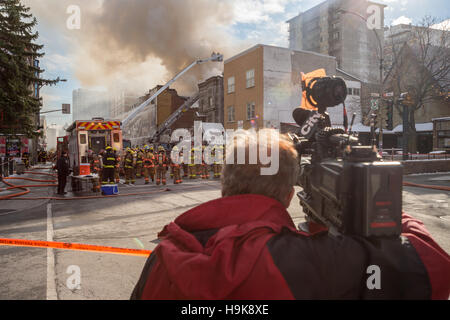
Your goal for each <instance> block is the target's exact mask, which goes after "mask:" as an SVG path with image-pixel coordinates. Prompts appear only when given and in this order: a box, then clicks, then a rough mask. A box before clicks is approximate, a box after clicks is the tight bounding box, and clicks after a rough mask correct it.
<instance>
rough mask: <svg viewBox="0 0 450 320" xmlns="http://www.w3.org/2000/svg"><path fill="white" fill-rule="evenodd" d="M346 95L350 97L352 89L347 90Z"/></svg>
mask: <svg viewBox="0 0 450 320" xmlns="http://www.w3.org/2000/svg"><path fill="white" fill-rule="evenodd" d="M347 94H348V95H349V96H351V95H352V94H353V89H352V88H347Z"/></svg>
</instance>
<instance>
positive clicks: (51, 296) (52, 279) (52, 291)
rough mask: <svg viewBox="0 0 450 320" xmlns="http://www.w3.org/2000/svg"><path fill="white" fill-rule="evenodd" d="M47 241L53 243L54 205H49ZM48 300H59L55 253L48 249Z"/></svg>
mask: <svg viewBox="0 0 450 320" xmlns="http://www.w3.org/2000/svg"><path fill="white" fill-rule="evenodd" d="M47 241H53V221H52V204H51V203H47ZM47 300H58V294H57V292H56V274H55V253H54V251H53V249H52V248H47Z"/></svg>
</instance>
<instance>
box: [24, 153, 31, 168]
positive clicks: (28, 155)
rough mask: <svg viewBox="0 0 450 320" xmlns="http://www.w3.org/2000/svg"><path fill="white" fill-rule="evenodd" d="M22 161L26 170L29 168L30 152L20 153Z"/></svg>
mask: <svg viewBox="0 0 450 320" xmlns="http://www.w3.org/2000/svg"><path fill="white" fill-rule="evenodd" d="M22 163H23V164H24V165H25V168H26V169H27V170H28V169H29V168H30V154H29V153H28V152H24V153H22Z"/></svg>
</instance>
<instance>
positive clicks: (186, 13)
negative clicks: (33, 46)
mask: <svg viewBox="0 0 450 320" xmlns="http://www.w3.org/2000/svg"><path fill="white" fill-rule="evenodd" d="M26 2H28V3H27V4H28V5H30V6H31V8H32V11H33V10H39V9H41V10H40V14H41V15H45V17H46V18H45V19H46V20H48V21H53V22H54V23H57V24H58V25H61V24H63V25H64V26H65V19H67V17H68V14H66V12H65V10H66V8H67V6H69V5H70V4H75V5H79V6H80V9H81V29H80V30H76V31H74V30H64V34H65V37H66V39H71V42H72V51H73V53H72V54H73V61H74V62H75V63H74V68H73V69H74V72H75V76H76V77H77V79H78V80H79V81H80V82H81V84H82V85H83V86H86V87H89V86H105V87H111V86H117V85H119V86H124V85H125V86H126V87H127V88H128V89H130V90H132V91H135V92H140V93H142V94H143V93H145V91H147V90H148V89H150V88H151V87H153V86H154V85H156V84H164V83H165V82H166V81H168V80H169V79H170V78H172V77H173V76H174V75H175V74H176V73H177V72H179V71H180V70H181V69H183V68H184V67H186V66H187V65H189V64H190V63H192V62H193V61H194V60H195V59H197V58H205V57H209V56H210V55H211V53H212V52H213V51H214V52H220V53H222V54H224V55H225V58H226V57H229V56H230V55H232V54H235V53H237V52H238V51H239V50H241V49H242V48H243V47H244V45H245V44H243V43H239V42H238V41H236V40H235V39H233V38H232V36H231V35H230V33H228V32H227V28H228V27H229V26H230V25H231V24H232V18H233V17H232V12H233V10H232V8H231V7H230V3H229V2H228V3H226V2H224V1H221V0H163V1H161V0H106V1H101V0H96V1H91V0H70V1H69V0H62V1H59V0H58V1H48V0H47V1H45V2H46V4H47V6H45V7H46V8H39V6H40V5H41V4H42V2H36V0H34V1H30V0H28V1H26ZM48 8H51V10H48ZM45 9H46V10H47V11H46V10H45ZM57 10H59V11H61V10H63V14H62V18H61V17H60V16H56V15H55V11H57ZM38 19H39V17H38ZM48 21H47V22H48ZM63 29H66V28H63ZM222 70H223V64H222V63H216V62H210V63H207V64H204V65H201V66H196V67H195V68H193V69H191V71H189V72H188V73H187V74H185V75H184V76H183V77H182V78H181V79H180V80H179V81H177V84H176V85H175V88H177V89H178V90H179V91H180V92H181V94H191V93H193V92H194V91H195V89H196V87H197V83H198V82H199V81H202V80H204V79H206V78H207V77H209V76H212V75H217V74H220V73H221V72H222Z"/></svg>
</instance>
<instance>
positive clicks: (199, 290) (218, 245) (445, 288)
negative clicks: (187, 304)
mask: <svg viewBox="0 0 450 320" xmlns="http://www.w3.org/2000/svg"><path fill="white" fill-rule="evenodd" d="M264 132H266V133H268V134H270V135H271V139H272V141H273V140H274V139H279V140H278V141H279V148H278V149H279V170H278V172H277V173H276V174H275V175H272V176H269V175H267V176H266V175H261V174H260V169H261V167H264V166H265V165H264V166H263V165H261V163H260V162H258V164H228V163H229V162H228V161H227V164H226V165H224V168H223V172H222V198H219V199H216V200H212V201H209V202H207V203H204V204H201V205H199V206H197V207H195V208H193V209H191V210H189V211H187V212H185V213H184V214H182V215H180V216H179V217H178V218H177V219H175V221H174V222H171V223H170V224H168V225H166V226H165V227H164V229H163V230H162V231H161V232H160V233H159V235H158V236H159V238H160V239H161V242H160V243H159V245H158V246H157V247H156V248H155V250H154V251H153V252H152V254H151V255H150V257H149V258H148V260H147V262H146V264H145V266H144V269H143V271H142V274H141V277H140V279H139V281H138V283H137V285H136V287H135V289H134V291H133V293H132V295H131V299H167V300H172V299H236V300H250V299H251V300H253V299H448V297H449V290H450V260H449V256H448V255H447V254H446V253H445V252H444V251H443V250H442V249H441V248H440V247H439V246H438V245H437V244H436V243H435V242H434V241H433V239H432V238H431V236H430V235H429V233H428V232H427V231H426V230H425V228H424V226H423V225H422V223H421V222H419V221H417V220H414V219H413V218H411V217H409V216H407V215H404V216H403V234H402V237H401V238H399V239H390V240H386V241H380V243H379V244H377V245H375V244H372V243H371V242H369V241H368V240H366V239H362V238H357V237H351V236H342V237H339V238H336V237H331V236H329V235H328V234H327V232H326V229H325V228H324V227H322V226H317V225H316V226H315V227H316V228H310V230H312V229H315V230H316V231H315V232H314V233H312V234H311V233H305V232H302V231H298V230H297V229H296V227H295V225H294V223H293V221H292V219H291V217H290V215H289V213H288V212H287V210H286V208H288V207H289V205H290V202H291V200H292V198H293V196H294V185H295V182H296V179H297V175H298V160H297V152H296V150H295V148H294V146H293V144H292V143H291V142H290V141H289V140H288V139H287V138H286V137H285V136H278V135H277V134H276V132H275V131H274V130H264ZM244 136H246V137H247V139H246V140H245V141H246V142H245V143H240V144H239V143H236V144H235V146H234V157H235V159H236V155H237V148H239V147H244V148H245V150H246V153H245V154H246V157H247V159H246V160H247V162H246V163H249V162H248V152H249V150H252V148H253V147H256V146H257V147H258V150H260V149H261V148H263V149H264V148H268V149H269V150H268V152H273V150H271V149H270V147H269V146H268V145H267V144H266V143H263V142H262V141H258V139H257V135H255V134H254V133H253V134H252V133H250V132H247V133H246V134H244ZM241 141H242V140H241ZM229 149H231V148H227V156H228V155H229V152H230V151H232V150H229ZM266 150H267V149H266ZM275 153H276V150H275ZM234 163H236V160H235V161H234ZM311 227H312V226H311ZM373 264H375V265H378V266H379V267H380V272H381V275H380V276H381V279H380V283H381V286H380V288H375V289H373V288H372V289H369V286H368V285H367V283H368V282H369V280H368V278H369V277H370V276H371V274H369V273H368V267H369V266H371V265H373Z"/></svg>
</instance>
